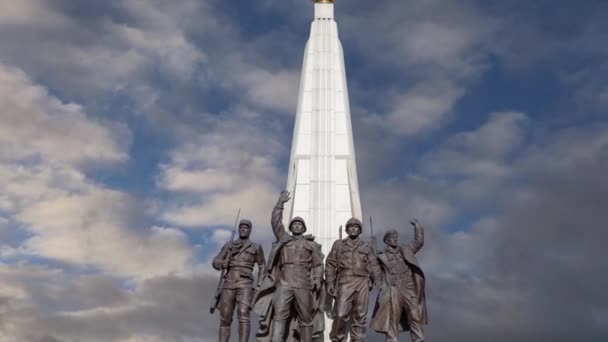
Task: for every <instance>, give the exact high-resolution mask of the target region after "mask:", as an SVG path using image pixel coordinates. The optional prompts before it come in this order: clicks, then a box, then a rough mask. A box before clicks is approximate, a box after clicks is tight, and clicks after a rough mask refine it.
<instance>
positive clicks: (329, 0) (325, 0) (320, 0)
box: [313, 0, 336, 4]
mask: <svg viewBox="0 0 608 342" xmlns="http://www.w3.org/2000/svg"><path fill="white" fill-rule="evenodd" d="M313 1H314V2H315V3H316V4H333V3H334V2H335V1H336V0H313Z"/></svg>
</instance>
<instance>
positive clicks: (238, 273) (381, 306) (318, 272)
mask: <svg viewBox="0 0 608 342" xmlns="http://www.w3.org/2000/svg"><path fill="white" fill-rule="evenodd" d="M289 199H290V197H289V193H288V192H286V191H283V192H282V193H281V195H280V197H279V200H278V202H277V204H276V206H275V207H274V210H273V211H272V219H271V224H272V230H273V232H274V235H275V237H276V241H275V242H274V243H273V244H272V249H271V251H270V254H269V256H268V265H266V261H265V258H264V251H263V250H262V248H261V247H260V245H258V244H256V243H253V242H251V240H249V235H250V233H251V229H252V223H251V221H249V220H241V221H240V222H239V226H238V229H239V239H237V240H233V241H229V242H228V243H226V244H225V245H224V246H223V248H222V250H221V251H220V253H219V254H218V255H217V256H216V257H215V258H214V259H213V267H214V268H215V269H217V270H220V271H222V275H221V279H220V285H219V286H218V293H217V295H216V301H215V302H214V304H213V305H212V308H211V312H213V311H214V310H215V308H218V309H219V314H220V329H219V341H220V342H228V341H229V339H230V325H231V323H232V317H233V312H234V309H235V308H236V309H237V315H236V316H237V319H238V323H239V326H238V327H239V330H238V331H239V342H247V341H248V339H249V334H250V329H251V323H250V318H249V314H250V311H251V310H253V311H254V312H255V313H257V314H258V315H259V316H260V323H259V328H258V331H257V333H256V340H257V341H259V342H283V341H286V340H299V341H302V342H311V341H313V339H318V338H319V337H320V336H322V332H323V330H325V326H324V325H325V320H324V316H323V315H324V313H326V314H327V315H328V316H330V317H331V318H333V323H332V327H331V333H330V338H331V340H332V341H340V342H342V341H346V339H347V328H348V327H349V325H350V330H349V332H348V333H349V335H350V336H349V338H350V340H351V341H353V342H361V341H363V340H364V339H365V335H366V331H367V311H368V310H367V308H368V303H369V294H370V291H371V289H372V288H374V287H376V288H377V289H378V298H377V300H376V304H375V307H374V310H373V315H372V318H371V323H370V327H371V328H372V329H374V330H376V331H377V332H380V333H383V334H385V336H386V341H387V342H396V341H397V340H398V336H399V333H400V332H402V331H409V333H410V337H411V339H412V341H414V342H419V341H424V333H423V328H422V326H423V325H425V324H426V323H427V313H426V303H425V294H424V288H425V284H424V281H425V278H424V273H423V272H422V269H421V268H420V266H419V264H418V261H417V260H416V256H415V254H416V252H417V251H418V250H420V248H421V247H422V245H423V243H424V231H423V228H422V226H421V225H420V224H419V222H418V221H417V220H415V219H414V220H412V221H410V223H411V224H412V225H413V226H414V240H413V241H411V242H410V243H409V244H407V245H399V244H398V233H397V231H395V230H389V231H388V232H386V234H384V243H385V249H384V251H383V252H380V251H376V250H375V248H374V246H372V244H370V243H368V242H364V241H363V240H362V239H361V238H360V235H361V232H362V227H363V225H362V223H361V221H359V220H358V219H356V218H351V219H350V220H348V222H346V233H347V235H348V236H347V237H346V238H344V239H339V240H336V241H335V242H334V244H333V246H332V248H331V251H330V252H329V255H328V256H327V258H326V260H325V265H324V264H323V257H324V256H323V253H322V252H321V245H320V244H318V243H317V242H315V241H314V237H313V236H312V235H305V234H304V233H305V232H306V223H305V222H304V220H303V219H302V218H301V217H294V218H293V219H292V220H291V221H290V223H289V227H288V229H289V231H290V233H291V234H290V233H288V232H287V231H286V230H285V227H284V226H283V223H282V220H283V205H284V203H285V202H287V201H289ZM255 264H257V265H258V277H257V279H258V281H257V284H256V286H255V290H254V286H253V268H254V265H255ZM332 302H333V305H331V303H332ZM325 311H327V312H325Z"/></svg>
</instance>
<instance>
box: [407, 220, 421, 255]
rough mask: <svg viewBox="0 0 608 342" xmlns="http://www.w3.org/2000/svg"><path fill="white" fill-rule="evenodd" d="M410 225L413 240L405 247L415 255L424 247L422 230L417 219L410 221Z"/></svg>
mask: <svg viewBox="0 0 608 342" xmlns="http://www.w3.org/2000/svg"><path fill="white" fill-rule="evenodd" d="M410 223H411V224H412V226H414V240H412V241H411V242H410V243H409V244H408V245H407V247H408V248H409V249H410V250H411V251H412V252H413V253H416V252H418V251H419V250H420V248H422V246H424V228H423V227H422V225H421V224H420V222H418V220H417V219H412V220H411V221H410Z"/></svg>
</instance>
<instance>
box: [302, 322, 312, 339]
mask: <svg viewBox="0 0 608 342" xmlns="http://www.w3.org/2000/svg"><path fill="white" fill-rule="evenodd" d="M300 341H301V342H312V325H309V326H300Z"/></svg>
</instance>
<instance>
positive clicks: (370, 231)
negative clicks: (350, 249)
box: [369, 215, 378, 254]
mask: <svg viewBox="0 0 608 342" xmlns="http://www.w3.org/2000/svg"><path fill="white" fill-rule="evenodd" d="M369 233H370V234H371V235H372V248H373V249H374V254H378V241H376V235H375V234H374V223H373V222H372V216H371V215H370V216H369Z"/></svg>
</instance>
